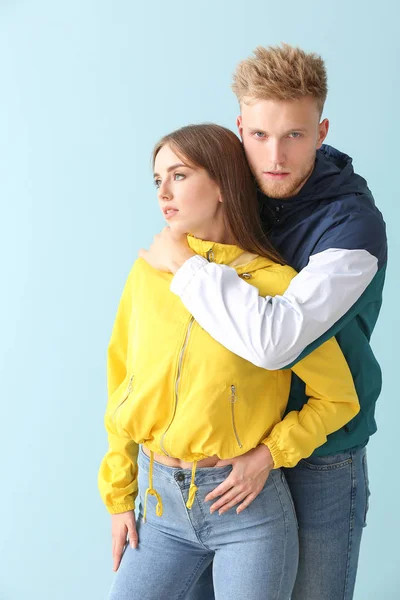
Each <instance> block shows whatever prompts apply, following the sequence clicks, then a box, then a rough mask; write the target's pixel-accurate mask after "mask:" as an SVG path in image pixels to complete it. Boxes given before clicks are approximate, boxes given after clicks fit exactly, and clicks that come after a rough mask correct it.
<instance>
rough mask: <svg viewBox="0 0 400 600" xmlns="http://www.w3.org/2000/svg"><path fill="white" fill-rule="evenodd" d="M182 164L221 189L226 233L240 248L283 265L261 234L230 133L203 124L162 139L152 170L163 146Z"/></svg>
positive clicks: (249, 180)
mask: <svg viewBox="0 0 400 600" xmlns="http://www.w3.org/2000/svg"><path fill="white" fill-rule="evenodd" d="M167 144H168V145H169V146H170V147H171V149H172V150H173V151H174V152H175V153H176V154H177V155H178V156H180V158H181V159H182V160H186V161H187V162H188V163H189V164H191V165H192V166H194V167H200V168H203V169H205V170H206V171H207V173H208V174H209V176H210V177H211V179H212V180H213V181H215V182H216V183H217V185H218V187H219V189H220V192H221V196H222V209H223V211H224V221H225V225H226V227H227V229H228V230H229V232H230V234H231V235H232V237H233V238H234V240H235V243H236V245H237V246H239V248H242V250H245V251H247V252H251V253H253V254H259V255H260V256H264V257H266V258H268V259H270V260H272V261H273V262H276V263H279V264H286V263H285V261H284V259H283V258H282V256H280V254H279V252H278V251H277V250H275V248H274V247H273V246H272V244H271V242H270V241H269V239H268V237H267V235H266V233H264V231H263V228H262V224H261V218H260V214H259V207H258V201H257V191H256V185H255V182H254V178H253V175H252V173H251V171H250V168H249V165H248V163H247V160H246V156H245V153H244V149H243V146H242V143H241V142H240V140H239V138H238V137H237V136H236V135H235V134H234V133H233V132H232V131H230V130H229V129H226V128H225V127H221V126H220V125H215V124H213V123H205V124H202V125H188V126H186V127H182V128H181V129H178V130H177V131H174V132H172V133H170V134H168V135H166V136H164V137H163V138H162V139H161V140H160V141H159V142H158V143H157V144H156V146H155V148H154V150H153V166H154V162H155V159H156V156H157V154H158V153H159V151H160V150H161V148H162V147H163V146H165V145H167Z"/></svg>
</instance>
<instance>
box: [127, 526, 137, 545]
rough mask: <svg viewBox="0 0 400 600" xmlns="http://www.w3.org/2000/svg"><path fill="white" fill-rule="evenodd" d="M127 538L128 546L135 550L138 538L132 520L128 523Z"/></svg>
mask: <svg viewBox="0 0 400 600" xmlns="http://www.w3.org/2000/svg"><path fill="white" fill-rule="evenodd" d="M128 538H129V544H130V546H131V548H137V547H138V543H139V538H138V534H137V529H136V523H135V521H134V520H132V522H131V523H128Z"/></svg>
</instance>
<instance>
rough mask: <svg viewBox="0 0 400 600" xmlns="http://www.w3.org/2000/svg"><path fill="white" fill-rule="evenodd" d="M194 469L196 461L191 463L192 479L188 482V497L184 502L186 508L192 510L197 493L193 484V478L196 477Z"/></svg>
mask: <svg viewBox="0 0 400 600" xmlns="http://www.w3.org/2000/svg"><path fill="white" fill-rule="evenodd" d="M196 467H197V460H195V461H193V465H192V478H191V480H190V487H189V496H188V500H187V502H186V506H187V508H192V506H193V502H194V498H195V496H196V492H197V489H198V488H197V486H196V485H195V483H194V480H195V477H196Z"/></svg>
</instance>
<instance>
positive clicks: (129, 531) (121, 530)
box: [111, 510, 138, 571]
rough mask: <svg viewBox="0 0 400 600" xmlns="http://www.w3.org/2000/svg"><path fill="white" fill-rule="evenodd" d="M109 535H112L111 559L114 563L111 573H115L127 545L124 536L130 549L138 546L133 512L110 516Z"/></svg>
mask: <svg viewBox="0 0 400 600" xmlns="http://www.w3.org/2000/svg"><path fill="white" fill-rule="evenodd" d="M111 535H112V557H113V561H114V566H113V571H117V570H118V567H119V564H120V562H121V558H122V553H123V551H124V548H125V545H126V543H127V540H126V536H128V538H129V543H130V545H131V547H132V548H137V546H138V534H137V531H136V519H135V512H134V511H133V510H129V511H128V512H124V513H119V514H117V515H111Z"/></svg>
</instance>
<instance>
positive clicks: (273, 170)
mask: <svg viewBox="0 0 400 600" xmlns="http://www.w3.org/2000/svg"><path fill="white" fill-rule="evenodd" d="M246 101H248V99H246ZM250 102H251V103H250V104H246V103H244V102H243V103H242V105H241V111H242V112H241V115H240V116H239V117H238V119H237V125H238V128H239V133H240V136H241V138H242V141H243V146H244V149H245V152H246V156H247V160H248V161H249V165H250V168H251V170H252V172H253V175H254V177H255V178H256V180H257V183H258V185H259V187H260V189H261V190H262V191H263V192H264V194H266V195H267V196H269V197H270V198H289V197H291V196H294V195H295V194H297V193H298V192H299V191H300V189H301V188H302V187H303V185H304V184H305V182H306V181H307V179H308V178H309V177H310V175H311V173H312V171H313V168H314V163H315V153H316V150H317V149H318V148H320V147H321V145H322V143H323V141H324V139H325V138H326V135H327V133H328V128H329V121H328V120H327V119H324V120H323V121H322V122H321V123H320V122H319V118H320V115H319V109H318V106H317V103H316V101H315V100H314V98H310V97H305V98H301V99H300V100H253V101H251V100H250Z"/></svg>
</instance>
